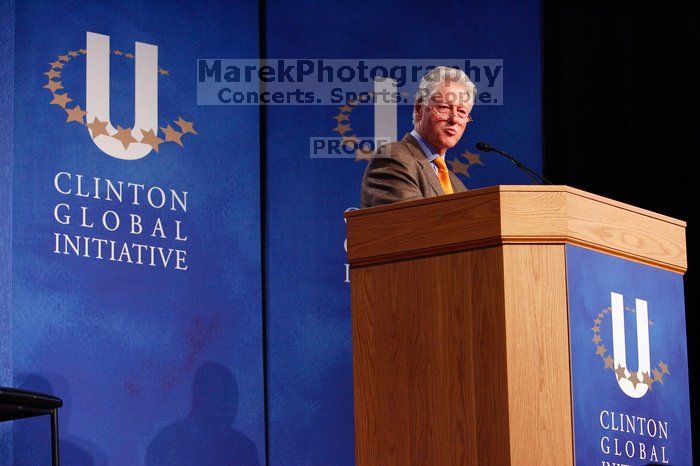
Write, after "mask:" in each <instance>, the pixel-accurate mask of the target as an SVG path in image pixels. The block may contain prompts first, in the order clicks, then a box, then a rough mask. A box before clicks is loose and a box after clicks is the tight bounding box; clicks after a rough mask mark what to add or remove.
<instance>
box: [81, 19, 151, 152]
mask: <svg viewBox="0 0 700 466" xmlns="http://www.w3.org/2000/svg"><path fill="white" fill-rule="evenodd" d="M109 59H110V55H109V36H105V35H102V34H95V33H93V32H88V33H87V66H86V68H87V71H86V78H85V82H86V109H85V110H86V112H87V115H86V120H85V121H86V122H87V123H92V122H93V121H94V119H95V118H98V119H99V120H100V121H101V122H107V132H108V133H109V135H110V136H112V135H114V134H116V133H117V129H115V128H114V126H113V125H112V123H111V121H110V116H109ZM134 60H135V76H134V86H135V93H134V94H135V99H134V126H133V129H131V135H132V136H133V137H134V139H135V140H136V141H141V139H142V138H143V134H142V131H148V130H153V131H154V132H155V133H157V132H158V47H156V46H155V45H150V44H144V43H141V42H136V54H135V58H134ZM93 141H94V142H95V145H96V146H97V147H99V148H100V149H101V150H102V151H103V152H104V153H105V154H107V155H111V156H112V157H115V158H118V159H123V160H136V159H140V158H142V157H145V156H146V155H148V153H149V152H151V149H152V148H153V147H152V146H151V145H149V144H142V143H140V142H130V143H128V144H127V147H124V144H123V143H122V142H121V141H119V140H118V139H115V138H112V137H106V136H102V135H100V136H97V137H94V138H93Z"/></svg>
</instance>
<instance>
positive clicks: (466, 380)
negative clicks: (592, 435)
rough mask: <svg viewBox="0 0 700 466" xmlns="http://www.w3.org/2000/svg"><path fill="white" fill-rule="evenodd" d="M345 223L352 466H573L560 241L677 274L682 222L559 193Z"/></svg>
mask: <svg viewBox="0 0 700 466" xmlns="http://www.w3.org/2000/svg"><path fill="white" fill-rule="evenodd" d="M346 218H347V238H348V256H349V261H350V265H351V275H350V276H351V288H352V335H353V360H354V390H355V392H354V393H355V434H356V464H358V465H359V466H369V465H372V466H388V465H407V466H408V465H411V466H413V465H428V466H442V465H446V466H447V465H477V464H478V465H498V466H503V465H518V466H522V465H538V466H539V465H557V466H562V465H572V464H573V463H574V453H573V448H574V447H573V442H574V438H573V427H572V398H571V396H572V395H571V377H570V375H571V374H570V359H569V352H570V348H569V333H568V325H569V322H568V315H567V309H568V308H567V275H566V254H565V248H566V245H567V244H570V245H576V246H581V247H583V248H587V249H593V250H595V251H599V252H603V253H606V254H610V255H614V256H618V257H621V258H624V259H626V260H631V261H637V262H641V263H644V264H648V265H652V266H654V267H659V268H663V269H666V270H670V271H673V272H676V273H680V274H682V273H683V272H684V271H685V270H686V253H685V223H684V222H681V221H679V220H675V219H672V218H669V217H665V216H662V215H658V214H655V213H653V212H649V211H646V210H643V209H639V208H636V207H632V206H629V205H626V204H623V203H620V202H616V201H613V200H610V199H606V198H603V197H600V196H596V195H592V194H589V193H586V192H583V191H581V190H577V189H573V188H569V187H566V186H536V187H535V186H497V187H492V188H484V189H478V190H474V191H469V192H466V193H459V194H454V195H449V196H440V197H435V198H430V199H422V200H418V201H411V202H403V203H398V204H392V205H387V206H380V207H374V208H370V209H362V210H358V211H354V212H349V213H347V214H346Z"/></svg>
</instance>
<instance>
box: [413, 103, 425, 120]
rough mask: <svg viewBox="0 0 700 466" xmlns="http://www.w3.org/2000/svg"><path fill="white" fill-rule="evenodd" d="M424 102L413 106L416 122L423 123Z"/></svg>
mask: <svg viewBox="0 0 700 466" xmlns="http://www.w3.org/2000/svg"><path fill="white" fill-rule="evenodd" d="M423 108H424V107H423V102H416V103H415V104H413V112H414V113H415V114H416V121H421V120H422V119H423Z"/></svg>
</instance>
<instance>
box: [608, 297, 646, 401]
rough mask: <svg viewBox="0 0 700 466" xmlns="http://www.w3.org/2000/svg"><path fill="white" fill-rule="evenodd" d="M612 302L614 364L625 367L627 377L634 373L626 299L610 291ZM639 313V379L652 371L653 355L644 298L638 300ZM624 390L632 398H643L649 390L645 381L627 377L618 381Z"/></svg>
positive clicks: (637, 308) (637, 310) (637, 309)
mask: <svg viewBox="0 0 700 466" xmlns="http://www.w3.org/2000/svg"><path fill="white" fill-rule="evenodd" d="M610 301H611V303H612V331H613V359H614V362H613V364H614V366H615V369H617V368H618V367H619V366H622V367H623V368H625V373H626V375H627V377H629V375H630V374H631V373H632V371H630V370H629V368H628V366H627V349H626V348H625V315H624V310H625V306H624V299H623V297H622V295H621V294H619V293H614V292H611V293H610ZM636 315H637V358H638V359H639V361H638V363H639V367H638V368H637V371H636V372H637V380H639V381H641V380H643V374H644V373H646V374H647V376H648V375H649V373H650V372H651V356H650V350H649V312H648V310H647V302H646V301H644V300H642V299H637V300H636ZM617 384H618V385H619V386H620V388H621V389H622V391H623V392H625V394H626V395H628V396H631V397H632V398H641V397H643V396H644V395H645V394H646V393H647V391H648V390H649V386H648V385H647V384H645V383H637V384H636V385H635V384H633V383H632V382H631V381H630V380H628V379H627V378H621V379H619V380H618V381H617Z"/></svg>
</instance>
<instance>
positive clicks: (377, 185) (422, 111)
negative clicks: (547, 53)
mask: <svg viewBox="0 0 700 466" xmlns="http://www.w3.org/2000/svg"><path fill="white" fill-rule="evenodd" d="M475 95H476V87H475V86H474V83H472V82H471V81H470V80H469V77H468V76H467V75H466V74H465V73H464V72H463V71H462V70H460V69H457V68H448V67H444V66H441V67H437V68H435V69H433V70H431V71H429V72H428V73H426V74H425V76H423V78H422V79H421V81H420V84H419V86H418V91H417V92H416V98H415V102H414V104H413V131H411V132H410V133H407V134H406V135H405V136H404V137H403V139H401V141H398V142H392V143H390V144H386V145H383V146H381V147H379V148H378V149H377V151H376V152H375V154H374V156H373V157H372V159H371V160H370V162H369V165H367V169H366V170H365V174H364V176H363V177H362V207H372V206H376V205H382V204H390V203H393V202H400V201H408V200H412V199H422V198H425V197H433V196H440V195H442V194H452V193H459V192H462V191H466V190H467V188H466V187H465V186H464V185H463V184H462V182H461V181H460V180H459V179H458V178H457V176H456V175H455V174H454V173H451V172H450V171H449V170H448V169H447V165H446V164H445V152H447V149H451V148H452V147H454V146H455V145H456V144H457V143H458V142H459V140H460V138H461V137H462V134H463V133H464V130H465V129H466V127H467V124H468V123H469V122H471V121H472V118H471V115H470V114H471V111H472V107H473V106H474V98H475Z"/></svg>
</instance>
